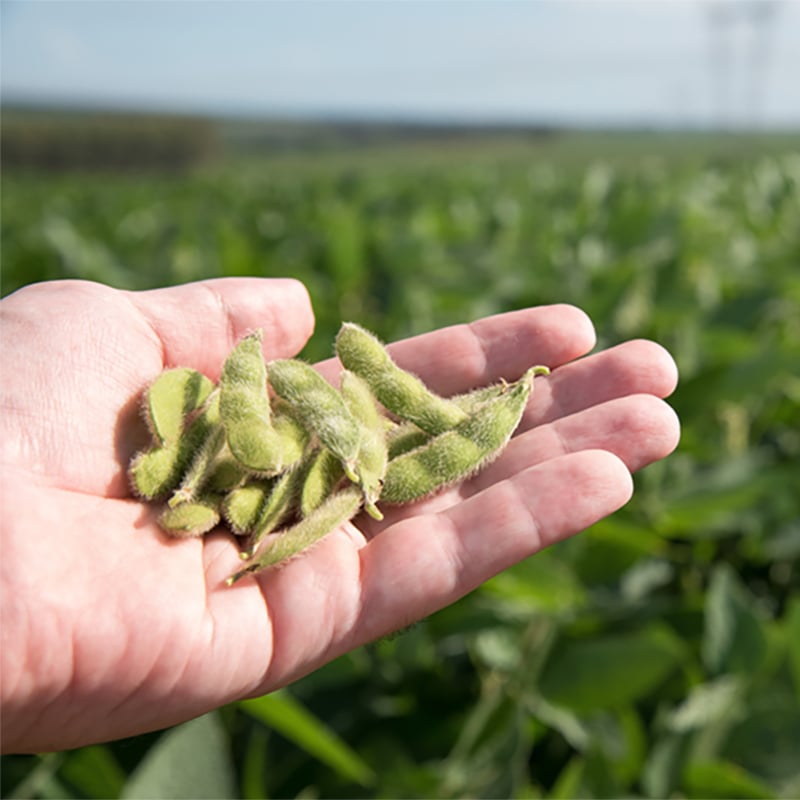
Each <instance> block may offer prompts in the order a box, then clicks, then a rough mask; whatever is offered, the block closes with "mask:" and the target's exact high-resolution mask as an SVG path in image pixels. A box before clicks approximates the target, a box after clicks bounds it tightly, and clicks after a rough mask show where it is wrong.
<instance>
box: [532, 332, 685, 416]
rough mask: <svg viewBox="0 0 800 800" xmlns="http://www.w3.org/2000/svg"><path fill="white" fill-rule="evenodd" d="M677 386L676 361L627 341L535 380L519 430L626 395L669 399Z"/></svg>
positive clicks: (652, 345) (647, 344) (652, 344)
mask: <svg viewBox="0 0 800 800" xmlns="http://www.w3.org/2000/svg"><path fill="white" fill-rule="evenodd" d="M677 383H678V369H677V367H676V365H675V361H674V360H673V358H672V356H671V355H670V354H669V353H668V352H667V351H666V350H665V349H664V348H663V347H661V345H659V344H656V343H655V342H651V341H647V340H644V339H636V340H632V341H629V342H625V343H623V344H620V345H617V346H616V347H611V348H609V349H608V350H602V351H601V352H599V353H593V354H592V355H590V356H587V357H586V358H582V359H580V360H578V361H574V362H572V363H570V364H565V365H563V366H561V367H559V368H558V369H557V370H555V371H554V372H553V373H552V374H551V375H548V376H547V377H546V378H541V379H537V381H536V383H535V386H536V390H535V392H534V393H533V396H532V398H531V401H530V403H528V408H527V409H526V411H525V415H524V417H523V418H522V422H521V423H520V427H519V430H520V431H525V430H529V429H531V428H533V427H534V426H536V425H542V424H545V423H547V422H552V421H553V420H555V419H558V418H560V417H566V416H569V415H570V414H574V413H576V412H578V411H582V410H584V409H586V408H590V407H591V406H594V405H598V404H600V403H605V402H607V401H608V400H613V399H615V398H617V397H625V396H626V395H630V394H651V395H654V396H655V397H661V398H664V397H668V396H669V395H670V394H672V392H673V391H674V390H675V387H676V385H677Z"/></svg>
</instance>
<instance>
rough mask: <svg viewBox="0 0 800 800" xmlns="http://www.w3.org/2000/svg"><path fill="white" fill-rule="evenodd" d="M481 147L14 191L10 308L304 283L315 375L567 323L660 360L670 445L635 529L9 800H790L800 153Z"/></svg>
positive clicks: (14, 790)
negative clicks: (363, 334) (415, 340)
mask: <svg viewBox="0 0 800 800" xmlns="http://www.w3.org/2000/svg"><path fill="white" fill-rule="evenodd" d="M796 144H797V143H796V142H795V145H796ZM471 146H472V147H473V151H470V150H468V149H466V150H461V151H459V153H457V154H456V155H454V154H453V153H452V152H451V153H448V154H446V156H445V157H443V158H441V159H440V160H437V158H436V157H433V156H432V155H431V154H430V153H422V152H419V151H416V152H411V153H407V154H406V155H405V156H404V157H402V158H399V159H398V158H388V157H386V158H382V157H380V154H372V155H371V156H370V157H369V158H366V159H364V158H357V157H353V158H349V159H348V158H341V159H339V160H336V161H330V160H329V161H324V162H323V160H320V161H319V162H316V161H315V162H311V163H306V164H297V163H294V164H291V163H289V164H282V163H278V162H276V161H261V162H258V161H248V162H247V163H246V164H245V163H242V164H239V165H238V166H230V167H223V166H220V167H218V168H215V169H213V170H206V171H204V172H197V173H195V174H192V175H188V176H184V177H181V178H178V177H176V176H169V175H161V176H154V175H150V176H135V175H120V176H115V177H114V178H113V179H108V178H101V177H98V176H94V177H93V176H91V175H74V174H73V175H67V176H65V175H62V176H49V175H33V174H18V173H17V174H4V176H3V186H2V189H3V192H2V270H3V272H2V278H3V287H2V288H3V293H5V294H7V293H9V292H11V291H14V290H15V289H16V288H18V287H20V286H22V285H24V284H26V283H30V282H32V281H37V280H52V279H56V278H84V279H89V280H96V281H102V282H105V283H108V284H111V285H114V286H118V287H122V288H128V289H139V288H148V287H154V286H163V285H168V284H174V283H180V282H184V281H190V280H195V279H198V278H205V277H216V276H224V275H258V276H285V275H291V276H294V277H297V278H299V279H301V280H302V281H304V282H305V284H306V285H307V286H308V288H309V290H310V293H311V295H312V299H313V302H314V306H315V310H316V313H317V319H318V324H317V331H316V335H315V337H314V338H313V340H312V341H311V342H310V344H309V345H308V347H307V348H306V350H305V351H304V355H305V356H307V357H308V358H312V359H315V358H322V357H326V356H328V355H330V352H329V347H330V345H329V343H330V342H331V341H332V339H333V336H334V333H335V331H336V329H337V328H338V325H339V323H340V321H341V320H342V319H353V320H356V321H359V322H361V323H363V324H364V325H366V326H367V327H368V328H370V329H373V330H375V331H376V332H378V333H379V334H380V335H381V336H382V337H384V338H385V339H387V340H393V339H396V338H400V337H403V336H407V335H411V334H415V333H419V332H422V331H425V330H428V329H431V328H435V327H440V326H443V325H448V324H455V323H461V322H465V321H469V320H472V319H475V318H477V317H480V316H484V315H488V314H493V313H498V312H502V311H507V310H511V309H515V308H520V307H524V306H528V305H536V304H542V303H552V302H570V303H575V304H577V305H579V306H581V307H582V308H584V309H585V310H586V311H587V312H588V313H589V314H590V315H591V316H592V318H593V319H594V321H595V324H596V326H597V329H598V334H599V340H600V341H599V346H600V347H606V346H609V345H613V344H614V343H616V342H619V341H622V340H626V339H629V338H631V337H647V338H652V339H655V340H657V341H659V342H661V343H662V344H663V345H665V346H666V347H667V348H669V349H670V350H671V352H672V353H673V354H674V356H675V357H676V360H677V361H678V364H679V368H680V371H681V384H680V387H679V388H678V390H677V392H676V393H675V394H674V396H673V397H672V399H671V403H672V404H673V406H674V407H675V409H676V410H677V412H678V414H679V416H680V418H681V421H682V425H683V438H682V442H681V446H680V448H679V450H678V451H677V452H676V453H675V454H674V455H673V456H671V457H670V458H669V459H667V460H665V461H664V462H661V463H659V464H656V465H653V466H651V467H649V468H647V469H645V470H644V471H643V472H642V473H640V474H639V475H637V476H636V484H637V493H636V496H635V498H634V499H633V501H631V503H630V504H629V505H628V506H627V507H626V508H625V509H623V510H622V511H620V512H618V513H617V514H615V515H614V516H613V517H610V518H608V519H606V520H603V521H602V522H600V523H598V524H597V525H595V526H593V527H592V528H591V529H590V530H588V531H587V532H585V533H584V534H582V535H581V536H578V537H575V538H574V539H572V540H570V541H567V542H563V543H561V544H559V545H557V546H555V547H552V548H550V549H549V550H548V551H545V552H543V553H541V554H539V555H538V556H536V557H534V558H532V559H529V560H528V561H526V562H524V563H522V564H520V565H518V566H517V567H515V568H513V569H511V570H509V571H507V572H505V573H503V574H501V575H498V576H496V577H495V578H493V579H492V580H490V581H489V582H488V583H487V584H486V585H485V586H483V587H481V588H480V589H479V590H477V591H475V592H473V593H472V594H470V595H469V596H468V597H466V598H464V599H463V600H461V601H459V602H457V603H455V604H454V605H452V606H450V607H448V608H446V609H444V610H442V611H441V612H439V613H438V614H435V615H433V616H431V617H430V618H428V619H426V620H424V621H422V622H420V623H418V624H417V625H415V626H413V627H412V628H411V629H410V630H408V631H405V632H403V633H401V634H399V635H397V636H394V637H390V638H388V639H384V640H381V641H378V642H375V643H373V644H371V645H368V646H366V647H363V648H360V649H358V650H356V651H354V652H352V653H350V654H348V655H346V656H344V657H342V658H340V659H338V660H336V661H335V662H333V663H332V664H330V665H328V666H326V667H324V668H322V669H320V670H318V671H317V672H315V673H313V674H312V675H309V676H308V677H307V678H305V679H303V680H301V681H299V682H298V683H296V684H294V685H293V686H292V687H290V689H287V690H283V691H282V692H280V693H277V694H275V695H272V696H268V697H266V698H260V699H258V700H255V701H247V702H244V703H240V704H234V705H232V706H229V707H226V708H224V709H221V710H219V711H218V712H215V713H214V714H211V715H209V716H207V717H204V718H202V719H200V720H196V721H194V722H192V723H188V724H187V725H185V726H181V727H179V728H176V729H173V730H170V731H167V732H162V733H155V734H150V735H147V736H141V737H136V738H135V739H130V740H125V741H123V742H115V743H111V744H109V745H104V746H95V747H89V748H83V749H80V750H76V751H72V752H69V753H56V754H49V755H43V756H41V757H33V756H30V757H21V756H9V757H6V758H4V760H3V773H2V789H3V795H4V796H7V797H19V798H23V797H27V798H35V797H41V798H50V797H76V798H100V797H210V796H214V797H245V798H257V797H306V798H312V797H378V798H396V797H442V798H460V797H475V796H480V797H514V798H532V797H548V798H571V797H584V798H589V797H598V798H600V797H620V796H626V797H651V798H660V797H676V798H682V797H685V798H695V797H728V798H736V797H754V798H762V797H763V798H773V797H787V798H788V797H796V796H798V794H800V767H799V766H798V760H797V753H798V742H800V591H799V588H800V581H798V570H797V559H798V555H800V503H799V501H798V494H797V492H798V486H800V470H799V469H798V458H799V457H800V373H798V364H800V269H799V268H798V267H799V266H800V148H798V147H797V146H795V147H789V146H786V147H785V148H783V149H771V150H764V151H763V152H759V151H758V150H753V151H751V152H749V153H738V154H737V157H736V158H730V157H724V156H715V155H714V149H713V148H710V149H708V148H707V149H706V150H705V151H703V152H699V151H696V150H693V149H691V148H690V149H689V151H688V152H686V153H683V154H680V155H676V153H675V152H674V151H671V152H670V153H669V154H667V155H665V154H660V153H659V152H658V150H657V148H656V150H654V151H653V152H652V153H649V154H648V153H647V152H646V150H645V149H643V148H639V149H636V148H634V149H633V150H631V151H626V150H622V151H620V152H618V153H617V154H616V155H615V156H613V157H610V156H609V157H602V158H601V157H593V156H592V151H591V147H589V146H588V145H585V146H584V147H583V149H581V150H580V152H577V151H574V152H572V153H570V151H569V150H568V149H566V150H558V151H553V152H550V151H548V153H547V154H543V152H542V151H540V150H537V149H536V148H533V147H531V148H530V152H526V151H525V150H524V149H522V150H519V149H517V150H514V152H513V154H512V156H509V157H505V156H503V153H502V150H501V151H498V152H494V151H492V152H491V154H490V155H491V157H486V156H485V155H482V151H481V148H480V146H479V145H477V144H474V143H473V144H472V145H471ZM720 152H722V151H720ZM553 153H556V154H557V157H550V156H552V155H553ZM395 155H396V154H395ZM535 361H536V353H535V352H533V351H532V352H531V362H532V363H533V362H535ZM198 766H200V767H202V768H198Z"/></svg>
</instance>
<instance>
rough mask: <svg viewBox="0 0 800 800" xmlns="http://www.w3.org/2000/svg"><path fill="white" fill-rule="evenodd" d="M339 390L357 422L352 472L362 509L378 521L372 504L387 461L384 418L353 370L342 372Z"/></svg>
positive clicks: (378, 516) (375, 500)
mask: <svg viewBox="0 0 800 800" xmlns="http://www.w3.org/2000/svg"><path fill="white" fill-rule="evenodd" d="M341 390H342V396H343V397H344V400H345V403H347V407H348V408H349V409H350V412H351V413H352V415H353V416H354V417H355V418H356V420H358V422H359V424H360V425H361V444H360V445H359V448H358V458H357V460H356V466H355V473H356V475H357V477H358V484H359V485H360V486H361V489H362V490H363V492H364V509H365V510H366V512H367V513H368V514H369V515H370V516H371V517H373V519H377V520H382V519H383V514H382V513H381V511H380V509H379V508H378V507H377V505H375V504H376V503H377V502H378V498H379V497H380V494H381V489H382V487H383V476H384V475H385V474H386V466H387V464H388V461H389V453H388V449H387V446H386V430H385V425H384V418H383V417H382V416H381V413H380V411H379V410H378V407H377V405H376V404H375V398H374V397H373V396H372V393H371V392H370V390H369V386H367V383H366V381H364V380H362V379H361V378H360V377H359V376H358V375H356V374H355V373H354V372H350V370H344V371H343V372H342V377H341Z"/></svg>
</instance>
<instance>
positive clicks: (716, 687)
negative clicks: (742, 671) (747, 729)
mask: <svg viewBox="0 0 800 800" xmlns="http://www.w3.org/2000/svg"><path fill="white" fill-rule="evenodd" d="M744 711H745V702H744V691H743V687H742V682H741V681H740V680H739V679H738V678H736V677H734V676H732V675H724V676H723V677H721V678H718V679H717V680H714V681H711V682H710V683H704V684H701V685H699V686H695V687H694V688H693V689H692V691H691V692H690V694H689V696H688V697H687V698H686V699H685V700H684V701H683V702H682V703H681V704H680V705H678V706H677V707H676V708H674V709H673V710H672V711H671V712H669V713H668V714H667V715H666V717H665V720H664V724H665V725H666V727H667V728H668V729H669V730H671V731H673V732H675V733H688V732H689V731H693V730H698V729H699V728H704V727H706V726H708V725H710V724H712V723H716V722H719V721H720V720H725V719H729V718H731V717H732V716H733V717H736V716H738V715H739V714H740V713H744Z"/></svg>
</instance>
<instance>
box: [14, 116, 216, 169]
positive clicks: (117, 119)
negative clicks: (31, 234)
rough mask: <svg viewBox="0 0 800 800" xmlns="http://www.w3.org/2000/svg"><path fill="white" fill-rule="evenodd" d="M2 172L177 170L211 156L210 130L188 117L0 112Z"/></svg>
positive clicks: (213, 141) (213, 146)
mask: <svg viewBox="0 0 800 800" xmlns="http://www.w3.org/2000/svg"><path fill="white" fill-rule="evenodd" d="M0 131H1V135H0V159H2V166H3V168H4V169H5V168H28V169H37V170H46V171H54V172H57V171H64V170H75V169H81V170H113V171H129V170H130V171H137V170H143V169H144V170H150V169H152V170H158V171H159V172H164V171H183V170H186V169H188V168H191V167H193V166H195V165H197V164H199V163H201V162H203V161H206V160H208V159H210V158H211V157H213V156H215V155H216V153H217V149H218V138H217V130H216V126H215V125H214V124H213V122H211V121H210V120H206V119H201V118H194V117H173V116H154V115H144V114H104V113H60V112H38V113H37V112H27V111H14V110H10V111H8V110H4V111H3V115H2V121H1V124H0Z"/></svg>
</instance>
